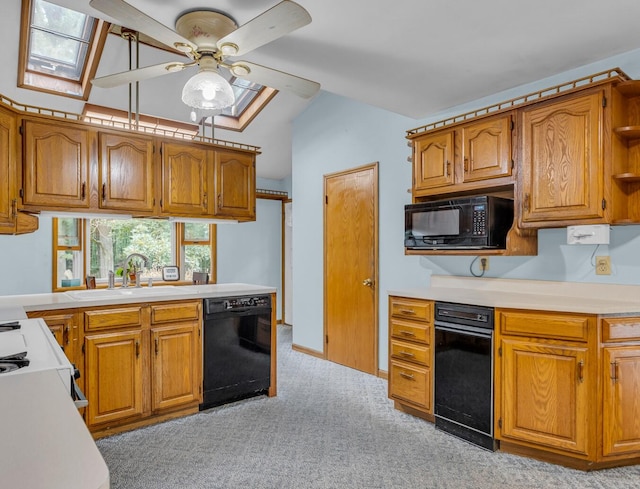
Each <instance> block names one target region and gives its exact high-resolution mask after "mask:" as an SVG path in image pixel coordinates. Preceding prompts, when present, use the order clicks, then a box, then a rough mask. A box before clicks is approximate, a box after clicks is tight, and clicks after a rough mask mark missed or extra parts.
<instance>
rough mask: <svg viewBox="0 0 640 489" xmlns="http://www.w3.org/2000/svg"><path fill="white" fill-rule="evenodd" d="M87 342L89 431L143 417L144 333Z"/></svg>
mask: <svg viewBox="0 0 640 489" xmlns="http://www.w3.org/2000/svg"><path fill="white" fill-rule="evenodd" d="M84 341H85V362H86V366H85V371H86V372H87V381H86V383H85V385H86V392H85V395H86V397H87V400H88V401H89V406H88V407H87V414H86V416H87V418H86V422H87V425H88V426H89V427H92V426H95V425H99V424H103V423H107V422H114V421H119V420H121V419H125V418H131V417H134V416H138V417H139V416H141V415H142V413H143V411H144V407H143V403H142V395H143V358H142V357H143V355H146V354H147V351H146V350H147V349H146V348H144V347H143V341H142V330H136V331H123V332H115V333H103V334H91V335H87V336H85V338H84Z"/></svg>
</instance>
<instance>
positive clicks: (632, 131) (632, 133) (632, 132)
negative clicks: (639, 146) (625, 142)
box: [614, 126, 640, 139]
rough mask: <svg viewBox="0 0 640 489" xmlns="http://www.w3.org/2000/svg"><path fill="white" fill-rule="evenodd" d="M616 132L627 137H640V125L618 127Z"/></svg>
mask: <svg viewBox="0 0 640 489" xmlns="http://www.w3.org/2000/svg"><path fill="white" fill-rule="evenodd" d="M614 132H615V133H616V134H617V135H619V136H620V137H623V138H625V139H635V138H640V126H624V127H616V128H615V129H614Z"/></svg>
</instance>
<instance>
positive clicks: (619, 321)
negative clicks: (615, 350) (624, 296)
mask: <svg viewBox="0 0 640 489" xmlns="http://www.w3.org/2000/svg"><path fill="white" fill-rule="evenodd" d="M621 340H624V341H640V317H627V318H623V317H619V318H607V319H603V320H602V341H621Z"/></svg>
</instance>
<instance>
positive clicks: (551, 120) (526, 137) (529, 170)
mask: <svg viewBox="0 0 640 489" xmlns="http://www.w3.org/2000/svg"><path fill="white" fill-rule="evenodd" d="M602 100H603V94H602V92H600V91H598V92H592V93H591V94H588V95H581V96H578V97H572V98H569V99H565V100H563V101H560V102H555V103H551V104H547V105H542V106H533V107H531V108H528V109H524V110H523V112H522V137H523V141H522V183H523V185H522V186H523V190H522V191H523V196H522V200H523V202H522V221H523V222H524V223H528V222H538V223H542V225H544V223H545V222H550V223H553V222H554V221H570V222H573V221H576V220H578V221H579V220H580V219H590V220H596V221H597V220H598V219H600V218H603V216H604V210H603V207H604V205H603V199H604V163H603V151H602V144H601V129H602V123H603V108H602Z"/></svg>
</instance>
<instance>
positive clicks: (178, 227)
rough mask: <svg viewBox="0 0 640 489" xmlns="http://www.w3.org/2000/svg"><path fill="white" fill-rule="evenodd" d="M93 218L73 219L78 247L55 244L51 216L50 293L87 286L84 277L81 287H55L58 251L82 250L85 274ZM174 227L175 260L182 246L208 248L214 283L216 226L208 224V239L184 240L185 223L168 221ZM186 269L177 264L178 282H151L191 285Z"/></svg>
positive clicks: (103, 284)
mask: <svg viewBox="0 0 640 489" xmlns="http://www.w3.org/2000/svg"><path fill="white" fill-rule="evenodd" d="M92 218H100V216H98V215H96V216H90V217H89V216H88V217H86V218H80V217H78V218H75V219H77V221H78V226H79V227H80V231H81V233H80V235H79V236H80V237H79V245H77V246H61V245H59V244H58V218H57V217H54V218H53V219H52V229H53V232H52V252H53V253H52V265H53V266H52V282H51V290H52V292H66V291H69V290H82V289H86V282H85V280H80V284H81V285H80V286H77V287H76V286H72V287H59V286H58V279H57V277H58V263H57V262H58V252H59V251H81V262H82V271H83V274H82V275H83V276H86V270H88V268H87V267H88V264H89V260H90V259H91V257H90V256H89V252H90V250H89V247H88V246H86V243H88V242H89V240H88V236H87V232H89V231H88V229H89V226H88V220H89V219H92ZM171 225H172V226H174V232H172V234H173V236H174V238H173V241H172V242H171V249H172V254H173V258H174V259H175V262H176V264H182V263H183V258H184V257H183V254H184V253H183V247H184V246H185V245H198V246H207V247H209V252H210V254H211V271H210V272H209V283H216V282H217V268H218V266H217V265H218V261H217V245H216V238H217V225H216V224H208V225H209V239H208V240H187V239H185V238H184V229H185V226H184V223H182V222H173V223H171ZM167 265H173V264H167ZM185 273H186V271H185V269H184V267H183V266H180V280H179V281H177V282H176V281H171V282H168V281H163V280H156V279H154V281H153V284H154V285H190V284H191V281H190V280H185ZM106 286H107V284H106V281H104V282H103V281H100V282H98V283H97V284H96V288H98V289H101V288H106Z"/></svg>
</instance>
